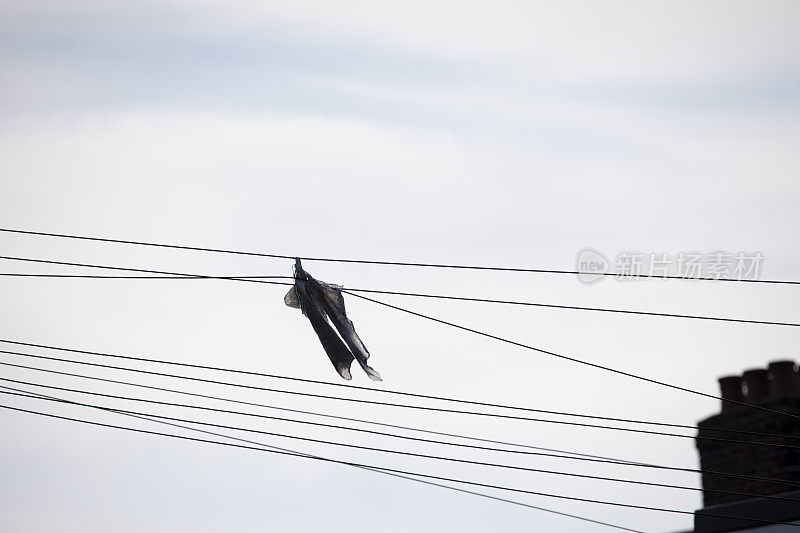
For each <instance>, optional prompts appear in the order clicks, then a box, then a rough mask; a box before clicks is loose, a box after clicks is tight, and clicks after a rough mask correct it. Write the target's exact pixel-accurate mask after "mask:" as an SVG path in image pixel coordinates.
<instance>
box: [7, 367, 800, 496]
mask: <svg viewBox="0 0 800 533" xmlns="http://www.w3.org/2000/svg"><path fill="white" fill-rule="evenodd" d="M0 365H5V366H11V367H15V368H24V369H27V370H35V371H38V372H45V373H48V374H57V375H61V376H70V377H77V378H82V379H89V380H93V381H101V382H104V383H114V384H118V385H128V386H132V387H138V388H143V389H148V390H157V391H161V392H170V393H174V394H183V395H186V396H192V397H196V398H205V399H211V400H219V401H223V402H229V403H236V404H240V405H250V406H254V407H266V408H268V409H277V410H282V411H289V412H295V413H303V414H309V415H316V416H323V417H328V418H336V419H343V420H348V421H351V422H362V423H366V424H376V425H381V426H387V427H393V428H397V429H408V430H411V431H419V432H422V433H432V434H439V435H446V436H451V437H457V438H462V439H469V440H484V441H485V439H475V438H474V437H467V436H463V435H453V434H447V433H439V432H435V431H429V430H425V429H419V428H410V427H405V426H395V425H392V424H386V423H381V422H373V421H369V420H360V419H357V418H346V417H340V416H334V415H326V414H321V413H315V412H313V411H300V410H297V409H288V408H285V407H276V406H272V405H267V404H261V403H254V402H247V401H243V400H234V399H231V398H224V397H221V396H211V395H207V394H199V393H194V392H187V391H182V390H178V389H169V388H165V387H155V386H152V385H143V384H140V383H132V382H130V381H120V380H115V379H109V378H101V377H96V376H86V375H83V374H74V373H72V372H63V371H60V370H50V369H46V368H37V367H32V366H26V365H16V364H13V363H3V362H0ZM0 379H2V380H4V381H16V380H12V379H9V378H0ZM22 383H26V384H28V383H27V382H22ZM33 385H34V386H37V387H43V388H52V389H61V387H55V386H52V385H40V384H33ZM64 390H67V391H70V392H77V393H79V394H96V395H100V394H99V393H91V392H87V391H82V390H77V389H64ZM102 396H105V395H102ZM120 398H122V397H120ZM137 401H145V400H137ZM165 403H166V402H165ZM169 405H173V404H169ZM174 405H175V406H176V407H177V406H182V405H181V404H174ZM187 407H189V408H192V409H195V408H196V409H209V410H215V409H212V408H205V407H199V406H187ZM221 411H222V412H224V411H225V410H221ZM236 414H239V413H238V412H237V413H236ZM241 414H243V415H245V416H253V417H259V418H261V417H263V418H273V417H268V416H266V415H258V414H254V413H241ZM295 422H298V423H301V424H310V425H321V424H319V423H316V422H308V421H300V420H296V421H295ZM341 429H345V430H352V431H361V432H366V433H370V431H368V430H362V429H357V428H348V427H344V426H343V427H341ZM376 433H382V432H376ZM386 436H392V437H397V438H400V439H407V440H412V441H419V442H427V443H431V444H443V445H448V446H456V447H461V448H470V449H480V450H486V451H494V452H505V453H515V454H521V455H532V456H539V457H551V458H555V459H571V460H575V461H586V462H593V463H607V464H616V465H622V466H638V467H643V468H654V469H658V470H671V471H675V472H686V473H692V474H705V475H714V476H720V477H729V478H733V479H746V480H751V481H763V482H767V483H773V484H777V485H786V486H789V487H795V488H797V487H800V484H798V483H796V482H792V481H786V480H779V479H773V478H767V477H761V476H751V475H747V474H734V473H729V472H718V471H715V470H705V469H695V468H682V467H676V466H666V465H657V464H652V463H642V462H635V461H628V460H624V459H616V458H612V457H603V456H599V455H589V454H584V453H577V452H570V451H564V450H555V449H550V448H540V447H537V446H529V445H524V444H513V443H502V442H498V444H507V445H510V446H519V447H524V448H531V449H538V450H547V451H552V452H558V453H566V454H571V455H575V456H577V457H572V456H570V455H557V454H550V453H541V452H527V451H521V450H506V449H502V448H489V447H484V446H473V445H467V444H459V443H453V442H444V441H435V440H431V439H421V438H418V437H409V436H405V435H395V434H390V433H386ZM490 442H497V441H490Z"/></svg>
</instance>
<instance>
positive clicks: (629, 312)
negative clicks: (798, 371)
mask: <svg viewBox="0 0 800 533" xmlns="http://www.w3.org/2000/svg"><path fill="white" fill-rule="evenodd" d="M0 277H21V278H59V279H63V278H77V279H147V280H168V279H171V280H197V279H220V280H225V279H229V280H238V279H292V276H122V275H117V276H102V275H92V274H30V273H16V272H15V273H11V272H2V273H0ZM285 285H289V283H286V284H285ZM346 289H347V290H349V291H351V292H363V293H367V294H387V295H392V296H413V297H417V298H431V299H435V300H455V301H459V302H477V303H491V304H503V305H520V306H526V307H540V308H547V309H566V310H572V311H595V312H602V313H619V314H626V315H639V316H656V317H664V318H688V319H694V320H712V321H716V322H736V323H739V324H761V325H768V326H793V327H798V326H800V323H797V322H778V321H774V320H753V319H746V318H730V317H717V316H706V315H686V314H680V313H658V312H655V311H635V310H632V309H609V308H606V307H585V306H578V305H559V304H546V303H540V302H523V301H517V300H498V299H489V298H474V297H468V296H453V295H446V294H425V293H418V292H400V291H386V290H377V289H356V288H353V287H346Z"/></svg>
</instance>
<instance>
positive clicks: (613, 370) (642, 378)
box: [342, 290, 800, 419]
mask: <svg viewBox="0 0 800 533" xmlns="http://www.w3.org/2000/svg"><path fill="white" fill-rule="evenodd" d="M342 292H344V293H347V294H349V295H351V296H355V297H356V298H361V299H362V300H366V301H368V302H372V303H375V304H378V305H381V306H384V307H388V308H390V309H394V310H396V311H402V312H403V313H408V314H410V315H414V316H417V317H420V318H424V319H426V320H430V321H433V322H437V323H439V324H443V325H446V326H450V327H452V328H456V329H460V330H462V331H467V332H469V333H474V334H476V335H480V336H482V337H486V338H489V339H493V340H496V341H500V342H504V343H506V344H511V345H512V346H517V347H519V348H525V349H527V350H532V351H534V352H539V353H543V354H545V355H551V356H553V357H557V358H559V359H563V360H565V361H571V362H573V363H579V364H581V365H585V366H589V367H592V368H596V369H598V370H604V371H606V372H611V373H614V374H618V375H621V376H625V377H629V378H633V379H637V380H639V381H644V382H647V383H651V384H653V385H660V386H662V387H667V388H670V389H674V390H679V391H683V392H689V393H691V394H696V395H698V396H704V397H706V398H711V399H714V400H720V401H723V402H728V403H732V404H735V405H742V406H746V407H750V408H752V409H758V410H759V411H765V412H768V413H772V414H777V415H782V416H788V417H791V418H797V419H800V416H798V415H795V414H792V413H786V412H784V411H776V410H775V409H770V408H768V407H763V406H761V405H755V404H751V403H747V402H740V401H737V400H731V399H728V398H722V397H721V396H715V395H713V394H709V393H707V392H701V391H696V390H694V389H689V388H686V387H681V386H680V385H674V384H672V383H667V382H665V381H659V380H657V379H653V378H648V377H645V376H640V375H638V374H633V373H631V372H626V371H624V370H619V369H616V368H612V367H609V366H604V365H601V364H598V363H592V362H590V361H584V360H583V359H578V358H576V357H570V356H568V355H564V354H560V353H556V352H552V351H550V350H545V349H544V348H537V347H535V346H531V345H529V344H523V343H521V342H517V341H514V340H511V339H507V338H505V337H500V336H498V335H493V334H491V333H486V332H485V331H480V330H477V329H473V328H469V327H467V326H462V325H460V324H456V323H454V322H448V321H447V320H443V319H441V318H436V317H432V316H430V315H425V314H423V313H419V312H417V311H412V310H410V309H406V308H404V307H399V306H396V305H392V304H390V303H386V302H382V301H380V300H375V299H374V298H370V297H368V296H363V295H361V294H356V293H352V292H348V291H347V290H342Z"/></svg>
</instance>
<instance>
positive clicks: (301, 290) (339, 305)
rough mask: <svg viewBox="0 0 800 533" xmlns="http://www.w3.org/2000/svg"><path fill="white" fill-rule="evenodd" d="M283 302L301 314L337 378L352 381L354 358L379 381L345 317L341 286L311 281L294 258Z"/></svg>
mask: <svg viewBox="0 0 800 533" xmlns="http://www.w3.org/2000/svg"><path fill="white" fill-rule="evenodd" d="M283 301H284V303H285V304H286V305H288V306H289V307H294V308H296V309H300V310H302V311H303V314H304V315H305V316H306V318H308V320H309V322H311V327H313V328H314V332H315V333H316V334H317V337H319V340H320V342H321V343H322V347H323V348H324V349H325V352H326V353H327V354H328V358H329V359H330V360H331V363H333V367H334V368H335V369H336V371H337V372H338V373H339V375H340V376H342V377H343V378H344V379H352V375H351V374H350V365H351V364H352V362H353V359H355V360H356V361H358V364H359V365H361V368H363V369H364V372H366V373H367V375H368V376H369V377H370V379H372V380H374V381H381V375H380V374H379V373H378V372H376V371H375V370H374V369H373V368H372V367H370V366H369V365H368V364H367V359H369V351H367V347H366V346H364V343H363V342H361V339H360V338H359V336H358V334H357V333H356V329H355V326H353V322H352V321H351V320H350V319H349V318H347V312H346V311H345V308H344V297H343V296H342V287H341V286H339V285H331V284H328V283H324V282H322V281H318V280H316V279H314V278H313V277H312V276H311V275H310V274H309V273H308V272H306V271H305V270H303V267H302V265H301V264H300V259H295V267H294V286H293V287H292V288H291V289H290V290H289V292H288V293H286V296H284V298H283ZM331 323H333V327H331ZM334 328H336V329H335V330H334ZM337 332H338V335H337Z"/></svg>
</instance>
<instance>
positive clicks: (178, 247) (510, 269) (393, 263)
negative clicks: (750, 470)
mask: <svg viewBox="0 0 800 533" xmlns="http://www.w3.org/2000/svg"><path fill="white" fill-rule="evenodd" d="M0 231H2V232H6V233H18V234H23V235H39V236H45V237H59V238H64V239H77V240H84V241H95V242H110V243H117V244H132V245H136V246H150V247H156V248H172V249H176V250H193V251H198V252H213V253H222V254H233V255H245V256H252V257H268V258H272V259H291V260H294V259H301V260H303V261H324V262H333V263H359V264H367V265H391V266H408V267H425V268H451V269H462V270H491V271H500V272H530V273H540V274H570V275H578V274H593V275H602V276H608V277H626V276H624V275H623V274H617V273H614V272H580V271H577V270H550V269H542V268H514V267H495V266H475V265H453V264H443V263H412V262H403V261H375V260H367V259H335V258H330V257H301V256H296V255H280V254H268V253H259V252H245V251H239V250H225V249H220V248H205V247H199V246H182V245H177V244H164V243H154V242H145V241H131V240H122V239H109V238H103V237H88V236H83V235H67V234H63V233H48V232H42V231H26V230H18V229H10V228H0ZM639 277H640V278H643V279H645V278H646V279H678V280H699V281H734V282H747V283H777V284H788V285H800V281H785V280H761V279H730V278H708V277H684V276H666V275H665V276H653V275H648V276H639Z"/></svg>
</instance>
